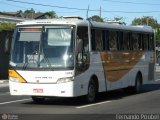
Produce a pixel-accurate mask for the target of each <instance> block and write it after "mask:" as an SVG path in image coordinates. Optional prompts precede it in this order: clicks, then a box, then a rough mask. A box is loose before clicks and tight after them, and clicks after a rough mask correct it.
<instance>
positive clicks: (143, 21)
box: [132, 16, 159, 29]
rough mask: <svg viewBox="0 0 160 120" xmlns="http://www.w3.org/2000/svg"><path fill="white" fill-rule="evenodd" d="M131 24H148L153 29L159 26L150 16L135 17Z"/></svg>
mask: <svg viewBox="0 0 160 120" xmlns="http://www.w3.org/2000/svg"><path fill="white" fill-rule="evenodd" d="M132 25H148V26H151V27H152V28H154V29H157V28H158V26H159V24H158V22H157V20H156V19H154V18H153V17H151V16H143V17H142V18H135V19H134V20H133V21H132Z"/></svg>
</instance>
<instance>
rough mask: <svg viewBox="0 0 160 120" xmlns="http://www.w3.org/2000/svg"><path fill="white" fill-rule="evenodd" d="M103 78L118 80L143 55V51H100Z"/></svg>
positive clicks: (112, 80)
mask: <svg viewBox="0 0 160 120" xmlns="http://www.w3.org/2000/svg"><path fill="white" fill-rule="evenodd" d="M100 55H101V60H102V63H103V69H104V75H105V79H106V80H108V81H111V82H114V81H118V80H120V79H121V78H122V77H123V76H124V75H126V74H127V73H128V72H129V71H130V70H131V69H132V68H133V67H134V66H135V65H136V64H137V63H138V62H139V60H140V58H141V57H142V56H143V55H144V52H143V51H141V52H139V51H137V52H136V51H133V52H118V51H115V52H114V51H113V52H101V53H100Z"/></svg>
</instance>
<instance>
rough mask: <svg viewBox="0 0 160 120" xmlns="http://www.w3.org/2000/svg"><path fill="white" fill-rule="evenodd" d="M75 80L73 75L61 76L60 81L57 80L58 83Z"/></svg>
mask: <svg viewBox="0 0 160 120" xmlns="http://www.w3.org/2000/svg"><path fill="white" fill-rule="evenodd" d="M73 80H74V78H73V77H68V78H59V79H58V81H57V83H58V84H59V83H66V82H71V81H73Z"/></svg>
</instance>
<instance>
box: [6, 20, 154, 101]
mask: <svg viewBox="0 0 160 120" xmlns="http://www.w3.org/2000/svg"><path fill="white" fill-rule="evenodd" d="M154 65H155V42H154V30H153V29H152V28H151V27H149V26H124V25H114V24H108V23H99V22H93V21H88V20H82V19H73V18H72V19H71V18H70V19H66V18H62V19H44V20H32V21H24V22H20V23H18V24H17V25H16V29H15V31H14V35H13V40H12V46H11V53H10V68H9V87H10V94H11V95H24V96H31V98H32V99H33V101H35V102H42V101H44V100H45V99H46V98H48V97H78V96H84V97H85V99H86V101H87V102H89V103H91V102H94V101H95V100H96V95H97V94H98V93H100V92H106V91H111V90H116V89H121V88H130V89H132V90H133V91H134V92H136V93H138V92H140V90H141V87H142V85H143V84H146V83H148V82H149V81H151V80H154V69H155V67H154Z"/></svg>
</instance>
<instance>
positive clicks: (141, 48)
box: [138, 34, 143, 50]
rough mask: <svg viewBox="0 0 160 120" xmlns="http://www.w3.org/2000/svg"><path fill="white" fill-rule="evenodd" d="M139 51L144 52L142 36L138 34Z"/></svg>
mask: <svg viewBox="0 0 160 120" xmlns="http://www.w3.org/2000/svg"><path fill="white" fill-rule="evenodd" d="M138 44H139V50H143V42H142V34H138Z"/></svg>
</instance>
